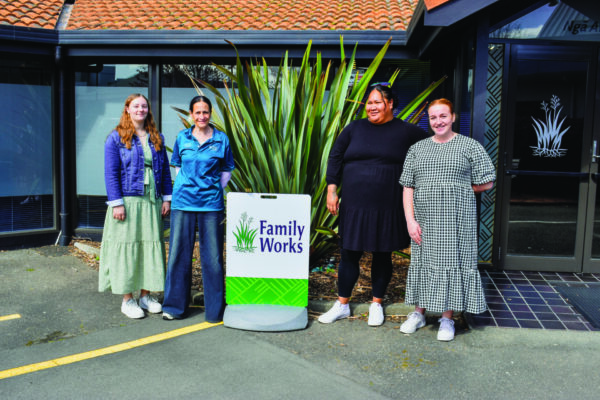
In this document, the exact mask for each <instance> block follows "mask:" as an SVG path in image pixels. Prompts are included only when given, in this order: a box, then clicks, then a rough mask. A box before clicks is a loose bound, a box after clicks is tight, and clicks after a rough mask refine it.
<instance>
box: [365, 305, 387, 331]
mask: <svg viewBox="0 0 600 400" xmlns="http://www.w3.org/2000/svg"><path fill="white" fill-rule="evenodd" d="M384 319H385V316H384V315H383V307H382V306H381V304H379V303H375V302H373V303H371V306H370V307H369V321H368V322H367V324H368V325H369V326H379V325H381V324H383V320H384Z"/></svg>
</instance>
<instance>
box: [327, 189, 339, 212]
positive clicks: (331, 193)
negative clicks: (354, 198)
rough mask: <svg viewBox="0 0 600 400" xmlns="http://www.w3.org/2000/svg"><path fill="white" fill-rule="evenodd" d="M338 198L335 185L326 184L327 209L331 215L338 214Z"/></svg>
mask: <svg viewBox="0 0 600 400" xmlns="http://www.w3.org/2000/svg"><path fill="white" fill-rule="evenodd" d="M339 208H340V199H339V197H338V195H337V185H328V186H327V209H328V210H329V212H330V213H331V214H332V215H338V209H339Z"/></svg>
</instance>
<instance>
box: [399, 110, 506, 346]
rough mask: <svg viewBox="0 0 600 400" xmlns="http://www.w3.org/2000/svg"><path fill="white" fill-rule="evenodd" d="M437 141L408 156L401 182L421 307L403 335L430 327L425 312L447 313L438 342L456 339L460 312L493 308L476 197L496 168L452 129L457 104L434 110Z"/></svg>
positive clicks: (411, 286)
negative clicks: (482, 265) (483, 274)
mask: <svg viewBox="0 0 600 400" xmlns="http://www.w3.org/2000/svg"><path fill="white" fill-rule="evenodd" d="M428 113H429V123H430V125H431V129H432V130H433V133H434V135H433V137H431V138H427V139H425V140H422V141H420V142H418V143H416V144H414V145H413V146H412V147H411V148H410V149H409V151H408V154H407V156H406V161H405V163H404V170H403V173H402V176H401V177H400V184H401V185H402V186H404V195H403V200H404V212H405V215H406V221H407V226H408V233H409V235H410V237H411V240H412V241H411V264H410V268H409V271H408V279H407V284H406V296H405V302H406V304H414V305H415V311H414V312H413V313H411V314H410V315H409V316H408V319H407V320H406V321H405V322H404V323H403V324H402V326H401V327H400V330H401V331H402V332H404V333H413V332H414V331H415V330H417V329H418V328H421V327H423V326H424V325H425V316H424V314H425V310H430V311H433V312H438V313H442V318H441V319H440V330H439V331H438V340H443V341H448V340H452V339H453V338H454V326H453V325H454V323H453V321H452V314H453V312H455V311H457V312H460V311H466V312H469V313H473V314H478V313H481V312H484V311H485V310H486V303H485V298H484V294H483V289H482V286H481V278H480V276H479V271H478V270H477V208H476V200H475V193H480V192H483V191H485V190H489V189H491V188H492V186H493V183H494V180H495V170H494V165H493V164H492V161H491V159H490V157H489V156H488V154H487V153H486V151H485V149H484V148H483V146H481V144H479V142H477V141H476V140H473V139H471V138H468V137H466V136H462V135H459V134H457V133H456V132H453V131H452V123H453V122H454V120H455V114H454V111H453V105H452V103H451V102H450V101H448V100H446V99H439V100H435V101H433V102H432V103H431V105H430V106H429V110H428Z"/></svg>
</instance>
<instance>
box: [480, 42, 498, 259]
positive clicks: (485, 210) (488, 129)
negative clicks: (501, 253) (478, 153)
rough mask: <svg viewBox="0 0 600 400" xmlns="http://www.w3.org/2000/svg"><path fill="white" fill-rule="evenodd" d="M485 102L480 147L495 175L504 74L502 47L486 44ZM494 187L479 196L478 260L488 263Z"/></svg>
mask: <svg viewBox="0 0 600 400" xmlns="http://www.w3.org/2000/svg"><path fill="white" fill-rule="evenodd" d="M488 55H489V56H488V78H487V98H486V105H485V139H484V143H483V146H484V147H485V149H486V151H487V152H488V154H489V155H490V157H491V158H492V161H493V162H494V165H495V166H496V173H498V146H499V138H500V105H501V103H502V75H503V72H504V45H499V44H490V47H489V51H488ZM495 199H496V185H494V188H493V189H491V190H488V191H487V192H484V193H483V194H482V195H481V208H480V224H479V260H480V261H482V262H485V263H491V262H492V246H493V233H494V213H495V208H496V204H495Z"/></svg>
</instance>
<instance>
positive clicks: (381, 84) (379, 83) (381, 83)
mask: <svg viewBox="0 0 600 400" xmlns="http://www.w3.org/2000/svg"><path fill="white" fill-rule="evenodd" d="M373 86H384V87H390V86H392V84H391V83H389V82H376V83H372V84H371V87H373Z"/></svg>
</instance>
